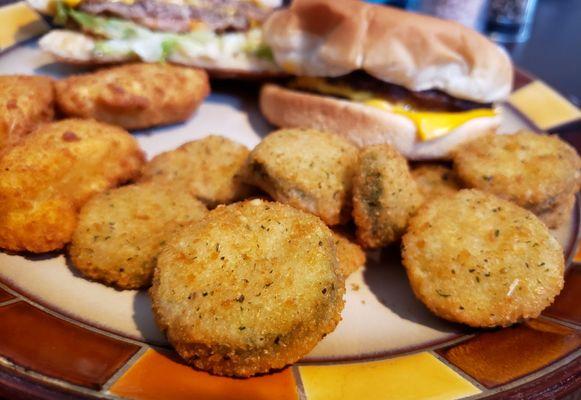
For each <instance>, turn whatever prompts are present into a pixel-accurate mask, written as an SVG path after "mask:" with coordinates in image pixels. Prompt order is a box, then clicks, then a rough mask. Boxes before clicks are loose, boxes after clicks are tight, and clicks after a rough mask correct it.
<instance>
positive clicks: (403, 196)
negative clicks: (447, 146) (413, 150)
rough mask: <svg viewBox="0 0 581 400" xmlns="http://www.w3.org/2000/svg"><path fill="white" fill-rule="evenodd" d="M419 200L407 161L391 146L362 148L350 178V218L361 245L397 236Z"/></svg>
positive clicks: (376, 245) (375, 244) (389, 240)
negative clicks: (351, 205) (351, 185)
mask: <svg viewBox="0 0 581 400" xmlns="http://www.w3.org/2000/svg"><path fill="white" fill-rule="evenodd" d="M422 201H423V199H422V195H421V194H420V191H419V189H418V186H417V184H416V182H415V181H414V179H413V178H412V175H411V173H410V170H409V167H408V164H407V161H406V160H405V158H403V157H402V156H401V154H399V153H398V152H397V151H396V150H395V149H394V148H393V147H391V146H390V145H387V144H382V145H374V146H370V147H366V148H364V149H363V150H361V152H360V153H359V164H358V165H357V169H356V172H355V176H354V179H353V219H354V220H355V225H357V239H358V241H359V243H361V245H363V246H364V247H367V248H379V247H382V246H385V245H388V244H390V243H393V242H395V241H396V240H398V239H399V238H400V237H401V235H403V234H404V232H405V229H406V227H407V224H408V220H409V218H410V217H411V216H412V215H413V214H414V213H415V212H416V210H417V208H418V207H419V206H420V204H421V203H422Z"/></svg>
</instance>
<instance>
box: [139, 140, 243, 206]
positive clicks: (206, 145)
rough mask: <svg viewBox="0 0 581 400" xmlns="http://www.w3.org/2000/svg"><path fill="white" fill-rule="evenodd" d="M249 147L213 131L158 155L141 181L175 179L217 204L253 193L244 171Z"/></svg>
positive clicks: (181, 184)
mask: <svg viewBox="0 0 581 400" xmlns="http://www.w3.org/2000/svg"><path fill="white" fill-rule="evenodd" d="M248 153H249V151H248V149H247V148H246V147H245V146H243V145H241V144H240V143H236V142H234V141H232V140H230V139H228V138H225V137H222V136H214V135H210V136H207V137H205V138H203V139H200V140H194V141H192V142H188V143H185V144H183V145H181V146H180V147H178V148H177V149H176V150H172V151H168V152H165V153H162V154H159V155H158V156H156V157H154V158H153V159H152V160H151V161H150V162H148V163H147V164H146V165H145V167H144V169H143V175H142V177H141V181H142V182H144V181H155V182H171V183H172V184H175V185H180V186H182V187H183V188H184V189H186V190H189V191H191V192H192V193H193V194H194V195H196V196H197V197H198V198H199V199H200V200H201V201H203V202H204V203H206V204H207V205H209V206H211V207H213V206H216V205H218V204H225V203H230V202H232V201H235V200H240V199H242V198H244V197H245V196H247V195H249V194H250V193H251V191H252V189H251V188H250V187H249V186H248V185H246V184H245V183H243V182H242V178H241V176H240V175H241V174H242V170H243V168H244V165H245V164H246V158H247V157H248Z"/></svg>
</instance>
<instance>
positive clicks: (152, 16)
mask: <svg viewBox="0 0 581 400" xmlns="http://www.w3.org/2000/svg"><path fill="white" fill-rule="evenodd" d="M29 3H30V4H31V5H32V6H33V7H34V8H36V9H37V10H40V11H41V12H44V13H47V14H51V15H53V16H54V22H55V24H57V25H62V26H63V29H56V30H53V31H51V32H49V33H48V34H46V35H45V36H44V37H43V38H42V39H41V40H40V42H39V44H40V47H41V48H42V49H43V50H45V51H47V52H49V53H51V54H53V55H54V56H56V58H57V59H59V60H61V61H64V62H69V63H77V64H104V63H117V62H125V61H134V60H142V61H145V62H156V61H169V62H172V63H177V64H182V65H188V66H192V67H198V68H205V69H208V70H209V71H211V73H212V74H215V75H229V76H240V75H249V76H264V75H272V74H277V73H279V71H280V70H279V68H278V67H277V66H276V64H275V63H274V61H273V59H272V54H271V52H270V49H269V48H268V47H267V46H266V45H265V43H264V40H263V35H262V24H263V22H264V20H265V19H266V18H267V16H268V15H269V14H270V13H271V12H272V10H273V9H274V7H276V6H279V5H280V3H281V2H280V1H276V0H275V1H264V0H263V1H258V0H256V1H255V0H195V1H193V0H129V1H114V0H80V1H79V0H72V1H71V0H67V1H53V0H29Z"/></svg>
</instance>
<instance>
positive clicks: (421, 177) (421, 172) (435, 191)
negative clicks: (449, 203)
mask: <svg viewBox="0 0 581 400" xmlns="http://www.w3.org/2000/svg"><path fill="white" fill-rule="evenodd" d="M412 177H413V178H414V180H415V181H416V183H417V185H418V188H419V189H420V193H421V194H422V196H423V197H424V200H426V201H427V200H431V199H433V198H434V197H436V196H446V195H449V194H454V193H456V192H457V191H458V190H460V188H461V187H462V186H461V183H460V182H459V180H458V177H456V174H455V173H454V171H452V170H451V169H450V168H447V167H445V166H443V165H438V164H423V165H420V166H419V167H417V168H414V169H412Z"/></svg>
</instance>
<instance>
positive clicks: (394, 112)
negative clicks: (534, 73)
mask: <svg viewBox="0 0 581 400" xmlns="http://www.w3.org/2000/svg"><path fill="white" fill-rule="evenodd" d="M263 35H264V40H265V43H266V45H267V46H268V48H269V50H270V52H271V53H272V54H273V57H274V60H275V61H276V63H277V64H278V65H279V66H280V67H281V68H282V69H283V70H284V71H285V72H287V73H289V74H292V75H294V76H295V78H294V79H291V80H290V81H288V82H287V83H286V84H267V85H265V86H264V87H263V88H262V91H261V95H260V108H261V111H262V113H263V114H264V116H265V117H266V118H267V119H268V120H269V121H270V122H271V123H273V124H274V125H278V126H284V127H304V128H313V129H319V130H327V131H330V132H335V133H337V134H339V135H342V136H344V137H346V138H348V139H349V140H351V141H352V142H354V143H355V144H357V145H359V146H366V145H371V144H377V143H390V144H392V145H393V146H395V147H396V148H397V149H398V150H399V151H400V152H401V153H402V154H403V155H404V156H406V157H407V158H409V159H413V160H421V159H437V158H449V156H450V153H451V152H452V150H454V148H456V147H457V146H458V145H459V144H461V143H463V142H465V141H467V140H470V139H473V138H476V137H478V136H481V135H483V134H486V133H489V132H491V131H494V130H495V128H496V127H497V126H498V124H499V116H498V115H497V111H496V110H495V108H494V103H497V102H500V101H502V100H503V99H505V98H506V97H507V96H508V94H509V93H510V91H511V89H512V79H513V68H512V64H511V61H510V59H509V57H508V56H507V54H506V53H505V52H504V51H503V50H502V49H501V48H500V47H498V46H496V45H495V44H494V43H492V42H491V41H489V40H488V39H486V38H485V37H484V36H482V35H480V34H479V33H477V32H475V31H473V30H471V29H469V28H467V27H465V26H462V25H460V24H458V23H455V22H451V21H445V20H440V19H437V18H433V17H429V16H424V15H418V14H413V13H409V12H405V11H401V10H398V9H394V8H390V7H385V6H378V5H371V4H368V3H364V2H360V1H356V0H295V1H294V2H293V4H292V5H291V6H290V7H289V8H288V9H282V10H279V11H276V12H274V13H273V14H272V15H271V16H269V18H268V19H267V21H266V22H265V24H264V26H263Z"/></svg>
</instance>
